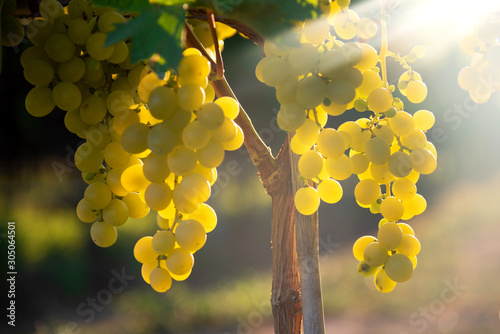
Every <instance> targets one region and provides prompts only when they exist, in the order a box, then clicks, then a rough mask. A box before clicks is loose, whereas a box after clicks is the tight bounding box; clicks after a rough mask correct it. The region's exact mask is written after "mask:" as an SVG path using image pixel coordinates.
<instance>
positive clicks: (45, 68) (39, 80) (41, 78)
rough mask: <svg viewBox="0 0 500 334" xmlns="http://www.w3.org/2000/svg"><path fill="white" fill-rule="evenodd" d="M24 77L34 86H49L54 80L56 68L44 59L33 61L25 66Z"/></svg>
mask: <svg viewBox="0 0 500 334" xmlns="http://www.w3.org/2000/svg"><path fill="white" fill-rule="evenodd" d="M24 77H25V78H26V80H27V81H28V82H29V83H30V84H32V85H34V86H48V85H49V84H50V83H51V82H52V80H53V79H54V68H53V67H52V65H51V64H50V63H49V62H47V61H45V60H43V59H33V60H30V61H28V62H27V63H26V65H25V66H24Z"/></svg>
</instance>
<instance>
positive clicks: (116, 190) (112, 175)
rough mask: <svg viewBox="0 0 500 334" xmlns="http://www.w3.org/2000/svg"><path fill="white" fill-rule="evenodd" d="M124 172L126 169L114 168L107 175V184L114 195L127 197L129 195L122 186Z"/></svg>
mask: <svg viewBox="0 0 500 334" xmlns="http://www.w3.org/2000/svg"><path fill="white" fill-rule="evenodd" d="M123 171H124V169H116V168H112V169H111V170H109V171H108V173H107V175H106V183H107V184H108V186H109V189H111V192H112V193H113V194H115V195H116V196H120V197H122V196H126V195H127V194H128V193H129V192H128V191H127V190H126V189H125V188H123V186H122V182H121V178H122V173H123Z"/></svg>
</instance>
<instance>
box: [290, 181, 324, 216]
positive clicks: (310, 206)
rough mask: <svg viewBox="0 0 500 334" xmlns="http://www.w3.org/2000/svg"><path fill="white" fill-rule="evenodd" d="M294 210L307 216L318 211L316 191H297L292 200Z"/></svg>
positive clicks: (310, 189)
mask: <svg viewBox="0 0 500 334" xmlns="http://www.w3.org/2000/svg"><path fill="white" fill-rule="evenodd" d="M294 203H295V208H296V209H297V211H298V212H300V213H301V214H303V215H305V216H308V215H312V214H313V213H315V212H316V211H318V208H319V204H320V199H319V195H318V192H317V190H316V189H314V188H311V187H304V188H300V189H299V190H297V192H296V193H295V198H294Z"/></svg>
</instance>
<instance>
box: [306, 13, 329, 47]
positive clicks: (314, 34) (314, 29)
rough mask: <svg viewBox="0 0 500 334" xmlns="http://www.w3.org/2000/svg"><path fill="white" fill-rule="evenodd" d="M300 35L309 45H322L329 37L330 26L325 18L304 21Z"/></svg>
mask: <svg viewBox="0 0 500 334" xmlns="http://www.w3.org/2000/svg"><path fill="white" fill-rule="evenodd" d="M302 34H303V36H304V37H305V39H306V40H307V41H308V42H309V43H311V44H322V43H323V42H324V41H325V40H326V39H327V38H328V36H330V24H329V23H328V20H327V19H326V18H322V19H316V20H306V21H305V22H304V28H303V30H302Z"/></svg>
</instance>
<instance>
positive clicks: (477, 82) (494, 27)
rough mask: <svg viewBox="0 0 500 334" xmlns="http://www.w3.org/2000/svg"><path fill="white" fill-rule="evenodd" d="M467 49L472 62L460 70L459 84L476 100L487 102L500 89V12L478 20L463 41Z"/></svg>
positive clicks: (463, 46)
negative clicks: (472, 30)
mask: <svg viewBox="0 0 500 334" xmlns="http://www.w3.org/2000/svg"><path fill="white" fill-rule="evenodd" d="M460 47H461V49H462V51H463V52H465V53H466V54H468V55H472V56H473V58H472V61H471V64H470V65H469V66H466V67H464V68H462V70H461V71H460V72H459V74H458V84H459V85H460V87H461V88H462V89H464V90H466V91H468V92H469V96H470V98H471V99H472V100H473V101H474V102H476V103H486V102H488V100H489V99H490V97H491V94H493V93H494V92H498V91H500V14H499V12H496V13H494V14H491V15H490V16H489V17H487V18H485V19H483V20H482V21H480V22H478V24H477V25H476V27H475V28H474V32H473V33H471V34H469V35H467V36H465V37H464V38H463V39H462V41H461V42H460Z"/></svg>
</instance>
